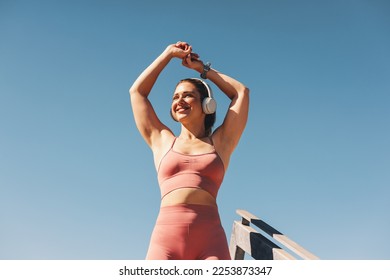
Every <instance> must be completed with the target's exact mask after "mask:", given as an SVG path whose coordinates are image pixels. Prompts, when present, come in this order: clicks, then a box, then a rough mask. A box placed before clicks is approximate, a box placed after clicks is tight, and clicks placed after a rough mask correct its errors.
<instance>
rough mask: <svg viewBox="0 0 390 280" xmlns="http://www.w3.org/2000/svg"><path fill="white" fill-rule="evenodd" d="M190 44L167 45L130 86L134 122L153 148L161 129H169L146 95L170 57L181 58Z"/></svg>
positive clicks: (189, 51) (188, 51) (159, 136)
mask: <svg viewBox="0 0 390 280" xmlns="http://www.w3.org/2000/svg"><path fill="white" fill-rule="evenodd" d="M191 50H192V49H191V46H189V45H188V44H187V43H185V42H178V43H176V44H172V45H169V46H168V47H167V48H166V49H165V50H164V51H163V52H162V53H161V54H160V55H159V56H158V57H157V58H156V59H155V60H154V61H153V62H152V64H150V65H149V66H148V67H147V68H146V69H145V70H144V71H143V72H142V73H141V75H140V76H139V77H138V78H137V79H136V80H135V82H134V84H133V85H132V86H131V88H130V90H129V93H130V100H131V106H132V109H133V114H134V119H135V123H136V125H137V128H138V130H139V131H140V133H141V135H142V136H143V138H144V139H145V141H146V143H147V144H148V145H149V146H150V147H151V148H152V149H153V146H154V145H155V144H156V143H158V142H159V140H160V139H161V134H162V131H169V129H168V128H167V127H166V126H165V125H164V124H163V123H161V121H160V120H159V118H158V117H157V115H156V113H155V111H154V109H153V106H152V105H151V103H150V101H149V99H148V96H149V93H150V91H151V90H152V88H153V85H154V84H155V82H156V80H157V78H158V76H159V75H160V73H161V71H162V70H163V69H164V68H165V67H166V66H167V64H168V63H169V62H170V61H171V59H172V58H174V57H177V58H180V59H183V58H184V57H185V56H186V55H188V54H190V53H191Z"/></svg>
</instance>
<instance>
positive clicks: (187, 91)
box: [173, 90, 197, 96]
mask: <svg viewBox="0 0 390 280" xmlns="http://www.w3.org/2000/svg"><path fill="white" fill-rule="evenodd" d="M180 93H181V94H186V93H195V94H196V93H197V92H196V91H190V90H186V91H179V92H175V93H174V94H173V96H176V95H179V94H180Z"/></svg>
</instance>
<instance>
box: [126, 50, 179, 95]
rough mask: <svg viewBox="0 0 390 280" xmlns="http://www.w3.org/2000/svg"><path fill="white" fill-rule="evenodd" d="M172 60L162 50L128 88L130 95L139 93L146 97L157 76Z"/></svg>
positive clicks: (169, 55)
mask: <svg viewBox="0 0 390 280" xmlns="http://www.w3.org/2000/svg"><path fill="white" fill-rule="evenodd" d="M171 59H172V55H171V54H170V53H169V51H168V50H167V49H166V50H164V51H163V52H162V53H161V54H160V55H159V56H158V57H157V58H156V59H155V60H154V61H153V62H152V63H151V64H150V65H149V66H148V67H147V68H146V69H145V70H144V71H143V72H142V73H141V75H139V77H138V78H137V79H136V80H135V82H134V84H133V85H132V86H131V88H130V94H132V93H139V94H141V95H143V96H145V97H146V96H148V95H149V93H150V91H151V90H152V88H153V86H154V84H155V82H156V81H157V78H158V76H159V75H160V73H161V72H162V70H163V69H164V68H165V67H166V66H167V64H168V63H169V62H170V60H171Z"/></svg>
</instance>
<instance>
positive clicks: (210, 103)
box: [202, 97, 217, 115]
mask: <svg viewBox="0 0 390 280" xmlns="http://www.w3.org/2000/svg"><path fill="white" fill-rule="evenodd" d="M202 109H203V112H204V113H205V114H207V115H210V114H214V113H215V111H216V110H217V102H215V99H213V98H211V97H206V98H205V99H203V102H202Z"/></svg>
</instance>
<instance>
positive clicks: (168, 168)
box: [157, 138, 225, 198]
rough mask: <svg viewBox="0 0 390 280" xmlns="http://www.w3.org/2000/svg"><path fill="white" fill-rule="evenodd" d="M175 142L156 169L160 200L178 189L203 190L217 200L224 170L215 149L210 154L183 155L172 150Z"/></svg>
mask: <svg viewBox="0 0 390 280" xmlns="http://www.w3.org/2000/svg"><path fill="white" fill-rule="evenodd" d="M210 140H211V138H210ZM175 142H176V138H175V140H174V141H173V143H172V146H171V148H170V149H169V151H168V152H167V153H166V154H165V155H164V157H163V158H162V159H161V162H160V165H159V167H158V171H157V178H158V182H159V185H160V190H161V198H164V196H166V195H167V194H168V193H170V192H172V191H174V190H177V189H180V188H197V189H203V190H205V191H207V192H208V193H210V194H211V195H212V196H213V197H214V198H217V194H218V190H219V187H220V186H221V183H222V181H223V177H224V175H225V168H224V165H223V162H222V160H221V158H220V157H219V155H218V154H217V152H216V151H215V149H214V151H213V152H210V153H204V154H199V155H185V154H182V153H180V152H176V151H174V150H173V146H174V145H175ZM211 142H212V140H211Z"/></svg>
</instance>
